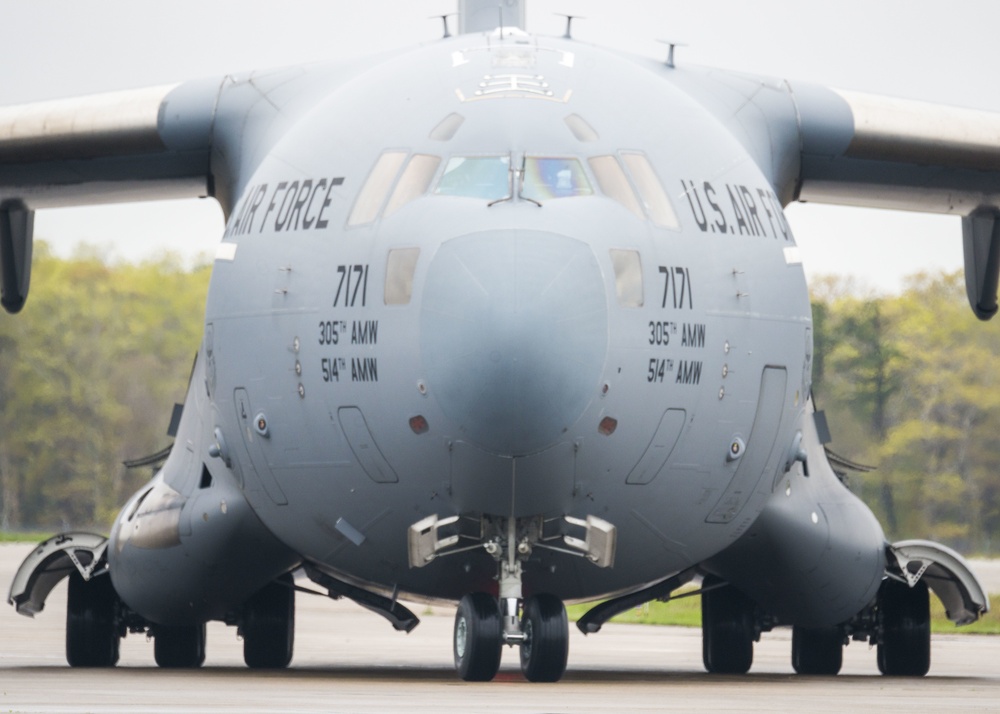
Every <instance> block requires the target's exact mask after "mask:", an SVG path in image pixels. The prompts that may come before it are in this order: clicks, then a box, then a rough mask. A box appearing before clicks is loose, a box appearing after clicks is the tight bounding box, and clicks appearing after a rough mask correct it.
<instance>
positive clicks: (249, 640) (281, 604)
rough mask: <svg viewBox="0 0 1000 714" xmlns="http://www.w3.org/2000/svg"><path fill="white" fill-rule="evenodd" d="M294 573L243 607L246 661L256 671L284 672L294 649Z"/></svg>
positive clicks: (261, 592)
mask: <svg viewBox="0 0 1000 714" xmlns="http://www.w3.org/2000/svg"><path fill="white" fill-rule="evenodd" d="M293 585H294V583H293V580H292V576H291V573H288V574H286V575H283V576H282V577H281V578H279V579H278V580H276V581H275V582H272V583H268V584H267V585H265V586H264V587H263V588H261V589H260V590H259V591H258V592H257V593H256V594H255V595H254V596H253V597H251V598H250V599H249V600H248V601H247V603H246V605H244V607H243V624H242V632H243V661H244V662H246V663H247V666H248V667H252V668H253V669H281V668H284V667H287V666H288V665H289V664H290V663H291V661H292V652H293V650H294V647H295V589H294V587H293Z"/></svg>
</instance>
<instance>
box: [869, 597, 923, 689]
mask: <svg viewBox="0 0 1000 714" xmlns="http://www.w3.org/2000/svg"><path fill="white" fill-rule="evenodd" d="M878 624H879V632H880V633H881V634H880V637H879V643H878V669H879V671H880V672H881V673H882V674H885V675H889V676H893V677H923V676H924V675H925V674H927V671H928V670H929V669H930V668H931V615H930V596H929V595H928V592H927V584H926V583H924V582H923V581H922V580H921V581H920V582H918V583H917V584H916V585H914V586H913V587H912V588H911V587H909V586H908V585H907V584H906V583H901V582H899V581H898V580H892V579H887V580H884V581H883V582H882V587H881V589H880V590H879V593H878Z"/></svg>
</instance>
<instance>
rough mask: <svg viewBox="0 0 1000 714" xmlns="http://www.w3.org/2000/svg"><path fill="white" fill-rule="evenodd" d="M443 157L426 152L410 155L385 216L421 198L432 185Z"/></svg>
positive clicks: (390, 198)
mask: <svg viewBox="0 0 1000 714" xmlns="http://www.w3.org/2000/svg"><path fill="white" fill-rule="evenodd" d="M440 163H441V159H440V158H438V157H437V156H428V155H426V154H414V155H413V156H411V157H410V161H409V163H407V164H406V168H405V169H404V170H403V175H402V176H400V177H399V183H397V184H396V190H395V191H393V192H392V196H390V197H389V203H388V204H387V205H386V207H385V213H384V214H383V215H382V217H383V218H388V217H389V216H390V215H392V214H393V213H395V212H396V211H398V210H399V209H400V208H402V207H403V206H405V205H406V204H407V203H409V202H410V201H413V200H414V199H417V198H420V197H421V196H423V195H424V194H425V193H427V189H428V188H429V187H430V185H431V179H433V178H434V174H435V173H436V172H437V168H438V165H439V164H440Z"/></svg>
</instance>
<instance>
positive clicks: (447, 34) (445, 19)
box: [428, 12, 456, 40]
mask: <svg viewBox="0 0 1000 714" xmlns="http://www.w3.org/2000/svg"><path fill="white" fill-rule="evenodd" d="M454 14H456V13H454V12H449V13H447V14H445V15H431V16H430V17H429V18H428V19H430V20H433V19H434V18H435V17H439V18H441V22H443V23H444V34H443V35H442V36H441V39H442V40H447V39H448V38H449V37H451V32H449V31H448V18H449V17H451V16H452V15H454Z"/></svg>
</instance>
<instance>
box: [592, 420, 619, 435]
mask: <svg viewBox="0 0 1000 714" xmlns="http://www.w3.org/2000/svg"><path fill="white" fill-rule="evenodd" d="M617 428H618V420H617V419H613V418H612V417H604V418H603V419H601V423H600V424H599V425H598V427H597V431H599V432H600V433H602V434H604V435H605V436H611V435H612V434H614V433H615V429H617Z"/></svg>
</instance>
